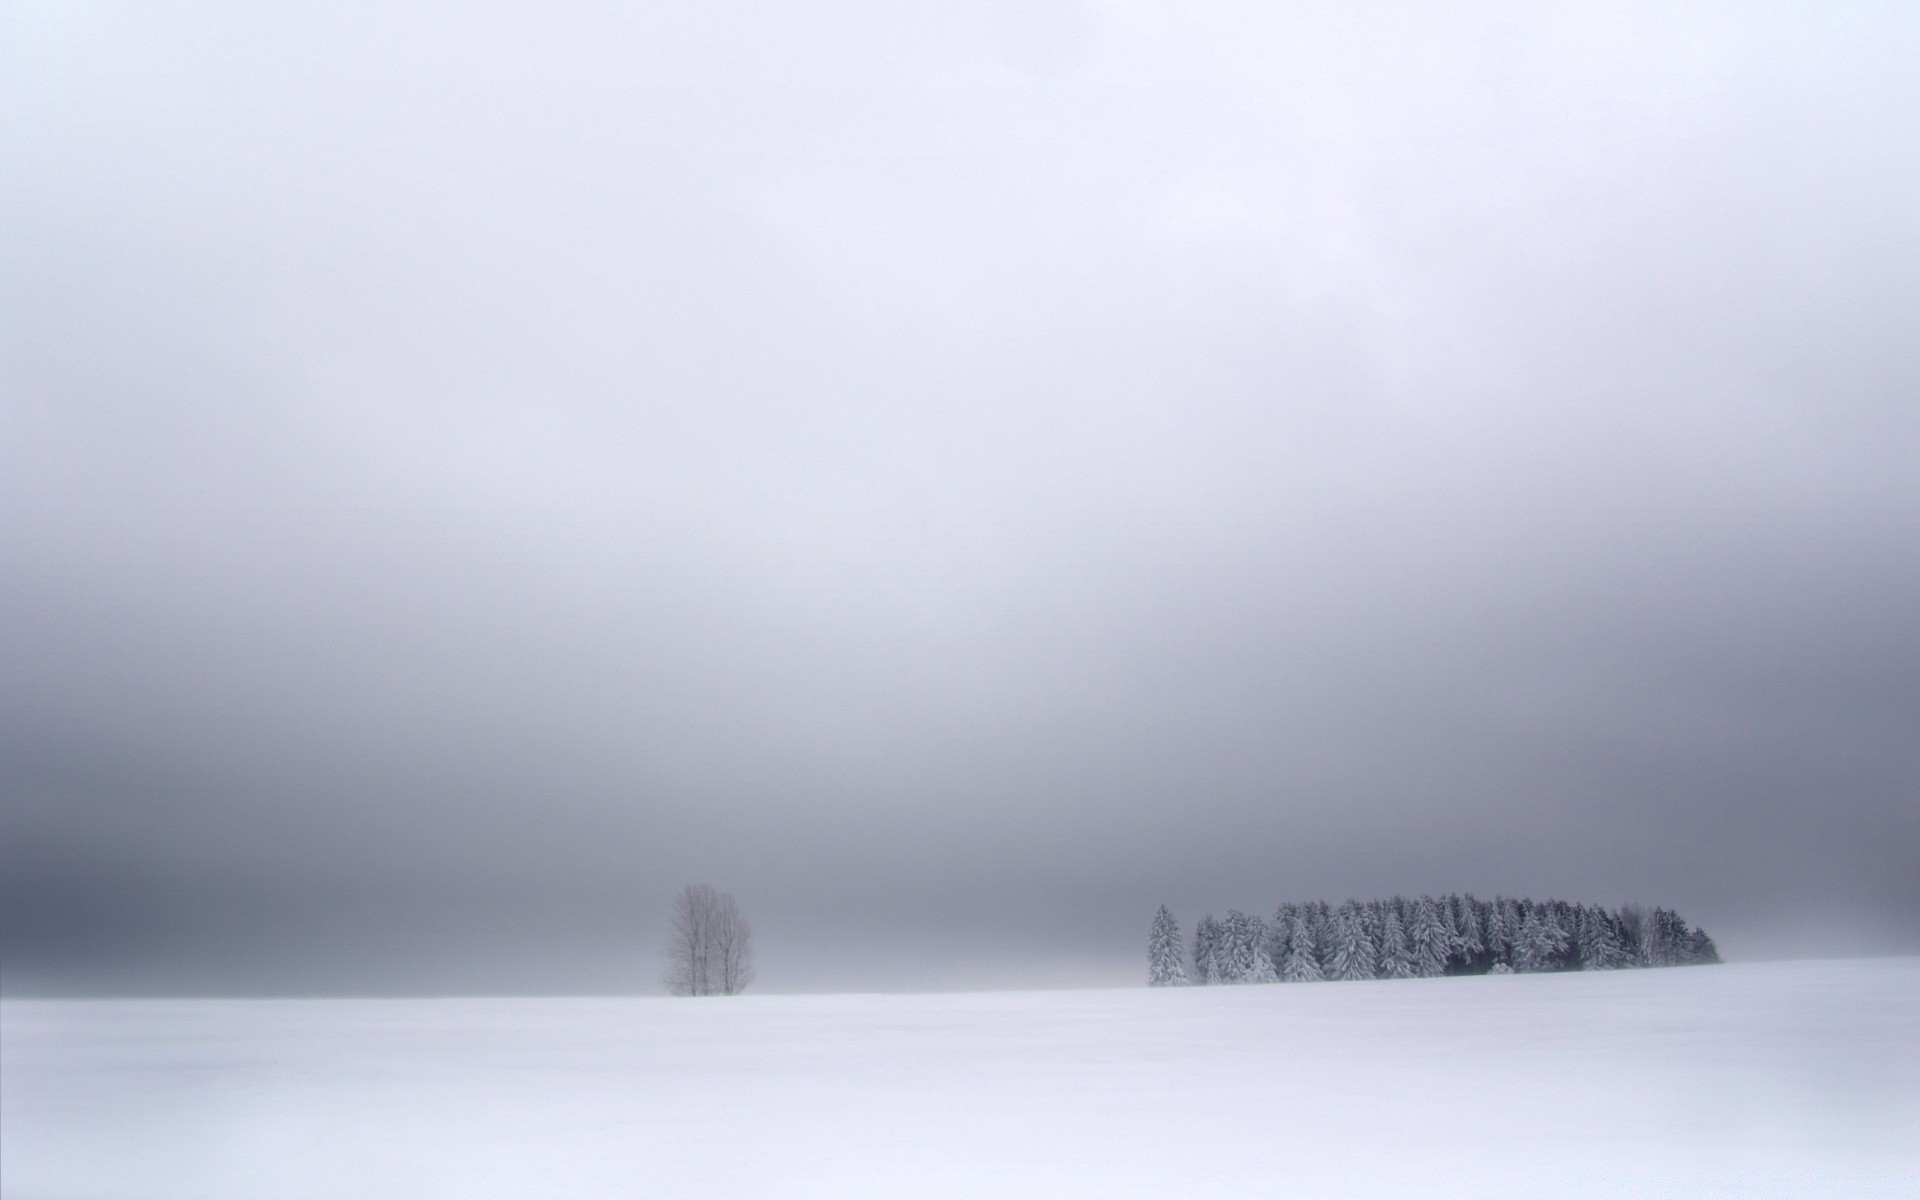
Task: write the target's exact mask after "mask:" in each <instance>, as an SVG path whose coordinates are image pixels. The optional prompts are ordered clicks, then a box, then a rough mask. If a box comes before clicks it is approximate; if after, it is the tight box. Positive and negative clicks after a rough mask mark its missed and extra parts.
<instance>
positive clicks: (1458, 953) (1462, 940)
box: [1447, 896, 1487, 971]
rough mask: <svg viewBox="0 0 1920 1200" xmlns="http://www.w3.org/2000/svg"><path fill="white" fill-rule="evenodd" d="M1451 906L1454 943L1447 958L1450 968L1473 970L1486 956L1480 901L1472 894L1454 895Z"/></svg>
mask: <svg viewBox="0 0 1920 1200" xmlns="http://www.w3.org/2000/svg"><path fill="white" fill-rule="evenodd" d="M1451 899H1452V903H1451V904H1450V905H1449V907H1450V908H1451V909H1452V910H1453V944H1452V948H1451V953H1450V955H1449V957H1448V960H1447V965H1448V966H1449V967H1450V968H1455V969H1458V970H1460V971H1472V970H1475V969H1476V968H1479V967H1480V966H1481V965H1482V964H1481V960H1482V959H1483V958H1484V957H1485V956H1486V952H1487V943H1486V941H1485V939H1484V938H1483V937H1482V935H1481V932H1480V929H1481V926H1480V902H1479V901H1478V900H1475V899H1474V898H1473V897H1472V896H1454V897H1452V898H1451Z"/></svg>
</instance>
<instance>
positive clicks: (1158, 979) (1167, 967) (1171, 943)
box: [1147, 904, 1187, 987]
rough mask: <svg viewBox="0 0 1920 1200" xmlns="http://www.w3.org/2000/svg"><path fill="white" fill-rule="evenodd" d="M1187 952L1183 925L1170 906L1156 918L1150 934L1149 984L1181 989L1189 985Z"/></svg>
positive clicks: (1148, 952)
mask: <svg viewBox="0 0 1920 1200" xmlns="http://www.w3.org/2000/svg"><path fill="white" fill-rule="evenodd" d="M1186 959H1187V948H1186V945H1185V943H1184V942H1183V941H1182V940H1181V938H1180V923H1179V922H1178V921H1176V920H1174V919H1173V913H1172V912H1171V911H1170V910H1169V909H1168V908H1167V906H1166V905H1164V904H1162V905H1161V906H1160V911H1159V912H1157V913H1154V914H1153V929H1152V930H1151V931H1150V932H1149V933H1148V934H1147V983H1148V985H1149V986H1151V987H1177V986H1179V985H1181V984H1183V983H1185V982H1186V981H1187V962H1186Z"/></svg>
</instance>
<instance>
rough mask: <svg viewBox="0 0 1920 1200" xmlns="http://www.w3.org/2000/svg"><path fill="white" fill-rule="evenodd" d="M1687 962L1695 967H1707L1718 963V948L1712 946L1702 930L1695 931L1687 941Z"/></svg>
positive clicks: (1710, 939) (1711, 941)
mask: <svg viewBox="0 0 1920 1200" xmlns="http://www.w3.org/2000/svg"><path fill="white" fill-rule="evenodd" d="M1687 952H1688V953H1687V961H1688V962H1689V963H1692V964H1693V965H1695V966H1707V965H1709V964H1712V963H1717V962H1719V961H1720V947H1718V946H1716V945H1714V944H1713V939H1712V938H1710V937H1708V936H1707V931H1706V930H1704V929H1695V930H1694V931H1693V935H1692V937H1690V938H1689V939H1688V945H1687Z"/></svg>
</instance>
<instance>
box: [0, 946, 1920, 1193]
mask: <svg viewBox="0 0 1920 1200" xmlns="http://www.w3.org/2000/svg"><path fill="white" fill-rule="evenodd" d="M0 1115H3V1121H4V1138H3V1139H0V1192H4V1195H5V1196H6V1197H7V1198H8V1200H68V1198H79V1197H86V1198H89V1200H91V1198H119V1197H194V1198H195V1200H218V1198H222V1197H247V1198H249V1200H261V1198H271V1197H327V1198H328V1200H338V1198H339V1197H349V1196H409V1197H442V1196H444V1197H461V1198H462V1200H477V1198H485V1197H543V1196H555V1197H560V1196H564V1197H589V1196H590V1197H621V1196H632V1197H641V1196H649V1197H651V1196H662V1197H665V1196H674V1197H680V1196H726V1197H730V1198H737V1197H742V1196H756V1197H757V1196H796V1197H836V1198H844V1197H859V1196H876V1197H879V1196H884V1197H890V1198H891V1197H949V1196H951V1197H961V1196H964V1197H1025V1196H1045V1197H1064V1196H1086V1197H1127V1196H1152V1197H1156V1198H1164V1197H1167V1196H1181V1195H1233V1196H1276V1197H1361V1196H1369V1197H1370V1196H1380V1197H1389V1196H1390V1197H1397V1198H1405V1197H1455V1196H1458V1197H1468V1196H1471V1197H1522V1196H1524V1197H1541V1196H1554V1197H1623V1196H1636V1197H1638V1196H1661V1197H1676V1198H1677V1197H1685V1198H1687V1200H1701V1198H1706V1197H1740V1198H1742V1200H1751V1198H1755V1197H1795V1198H1801V1197H1818V1196H1836V1197H1849V1198H1852V1200H1865V1198H1871V1197H1900V1198H1901V1200H1913V1198H1914V1197H1916V1196H1920V959H1914V958H1906V959H1873V960H1852V961H1844V962H1817V963H1814V962H1801V963H1766V964H1749V965H1732V966H1724V967H1704V968H1682V969H1672V970H1655V971H1621V972H1613V973H1606V974H1570V975H1548V976H1513V977H1501V978H1487V977H1482V978H1464V979H1432V980H1403V981H1394V982H1380V983H1346V984H1307V985H1275V986H1264V987H1238V988H1222V987H1214V988H1190V989H1178V990H1174V989H1148V988H1144V987H1142V988H1137V989H1127V990H1118V989H1116V990H1089V991H1054V992H1000V993H974V994H954V995H887V996H877V995H846V996H778V995H761V996H753V995H749V996H742V997H736V998H733V999H714V1000H672V999H665V998H645V999H578V1000H571V999H569V1000H556V999H457V1000H231V1001H204V1000H196V1001H43V1000H33V1001H25V1000H23V1001H7V1002H5V1003H4V1004H0Z"/></svg>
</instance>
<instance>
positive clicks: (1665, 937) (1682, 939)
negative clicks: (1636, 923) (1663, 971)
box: [1653, 908, 1693, 967]
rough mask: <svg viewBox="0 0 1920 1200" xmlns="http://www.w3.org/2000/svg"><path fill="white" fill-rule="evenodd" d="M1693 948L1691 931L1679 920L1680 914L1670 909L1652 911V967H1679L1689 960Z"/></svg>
mask: <svg viewBox="0 0 1920 1200" xmlns="http://www.w3.org/2000/svg"><path fill="white" fill-rule="evenodd" d="M1692 946H1693V931H1692V930H1691V929H1688V928H1687V923H1686V922H1685V921H1683V920H1681V919H1680V914H1679V913H1677V912H1674V911H1673V910H1672V909H1670V908H1656V909H1654V910H1653V965H1654V966H1656V967H1675V966H1680V965H1681V964H1683V963H1685V962H1687V961H1688V959H1689V952H1690V950H1691V949H1692Z"/></svg>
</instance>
